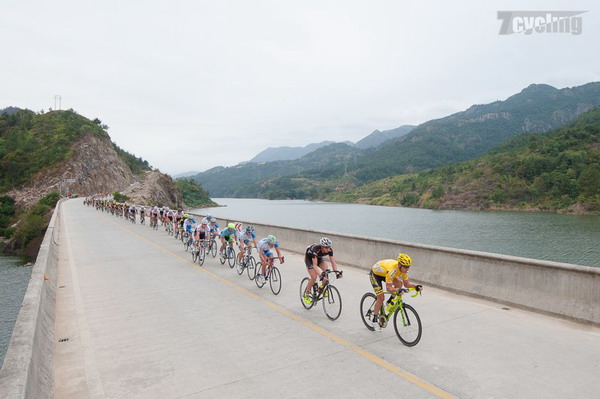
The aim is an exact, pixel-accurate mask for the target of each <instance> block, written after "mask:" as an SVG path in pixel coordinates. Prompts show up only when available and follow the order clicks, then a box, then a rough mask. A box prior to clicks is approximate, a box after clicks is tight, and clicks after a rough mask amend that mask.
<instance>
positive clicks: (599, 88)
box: [194, 82, 600, 199]
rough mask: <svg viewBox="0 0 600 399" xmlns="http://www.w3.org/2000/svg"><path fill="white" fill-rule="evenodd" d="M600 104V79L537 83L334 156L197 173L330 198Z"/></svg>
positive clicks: (472, 153) (229, 190) (215, 181)
mask: <svg viewBox="0 0 600 399" xmlns="http://www.w3.org/2000/svg"><path fill="white" fill-rule="evenodd" d="M598 104H600V82H594V83H588V84H586V85H583V86H578V87H573V88H565V89H556V88H554V87H552V86H548V85H530V86H529V87H527V88H525V89H523V90H522V91H521V92H520V93H517V94H515V95H513V96H511V97H509V98H507V99H506V100H504V101H495V102H493V103H490V104H482V105H473V106H471V107H470V108H469V109H467V110H465V111H462V112H458V113H455V114H452V115H449V116H447V117H445V118H440V119H436V120H432V121H428V122H426V123H423V124H421V125H419V126H417V127H416V128H414V129H413V130H411V131H410V132H409V133H407V134H405V135H404V136H401V137H397V138H395V139H391V140H388V141H386V142H385V143H386V144H385V145H380V146H379V147H371V148H367V149H364V150H363V149H359V148H356V147H351V146H345V147H335V156H329V150H330V148H333V147H331V146H334V145H333V144H330V145H329V146H325V147H322V148H320V149H319V150H318V151H319V154H321V155H319V156H317V157H320V158H321V160H320V162H314V160H313V162H306V161H305V158H304V157H303V158H300V159H297V160H294V161H278V162H275V163H271V162H269V163H266V164H251V165H252V166H248V165H238V166H236V167H233V168H214V169H211V170H210V171H206V172H203V173H200V174H198V175H197V176H196V177H194V179H195V180H197V181H198V182H199V183H201V184H202V185H203V186H204V187H205V188H206V189H208V190H209V191H210V192H211V194H213V195H214V196H234V197H260V198H312V199H323V198H325V197H326V196H327V195H329V194H330V193H331V192H344V191H346V190H352V189H353V188H355V187H359V186H361V185H363V184H366V183H369V182H372V181H375V180H379V179H382V178H386V177H390V176H394V175H399V174H410V173H414V172H418V171H420V170H424V169H431V168H438V167H441V166H445V165H450V164H453V163H455V162H460V161H464V160H468V159H473V158H476V157H478V156H481V155H483V154H484V153H485V152H486V151H488V150H489V149H491V148H492V147H494V146H496V145H498V144H500V143H502V142H504V141H506V140H509V139H511V138H513V137H516V136H519V135H523V134H527V133H529V132H534V131H548V130H549V129H553V128H558V127H561V126H564V125H565V124H566V123H568V122H569V121H571V120H573V119H574V118H576V117H577V116H579V115H581V114H582V113H584V112H585V111H587V110H589V109H591V108H592V107H594V106H596V105H598ZM340 151H342V152H340ZM308 155H311V154H308ZM308 155H307V156H308ZM305 157H306V156H305ZM309 158H310V157H309ZM286 189H289V190H290V191H289V194H286Z"/></svg>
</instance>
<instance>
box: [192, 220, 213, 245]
mask: <svg viewBox="0 0 600 399" xmlns="http://www.w3.org/2000/svg"><path fill="white" fill-rule="evenodd" d="M209 234H210V228H209V227H208V225H207V224H206V222H205V221H204V219H203V220H202V221H201V222H200V224H199V225H198V226H196V229H195V230H194V242H195V243H196V245H198V246H199V245H203V246H206V240H208V235H209Z"/></svg>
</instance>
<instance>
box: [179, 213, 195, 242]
mask: <svg viewBox="0 0 600 399" xmlns="http://www.w3.org/2000/svg"><path fill="white" fill-rule="evenodd" d="M182 225H183V229H184V230H185V232H186V233H188V237H191V236H192V234H193V231H194V229H195V228H196V219H194V218H193V217H192V216H191V215H188V214H187V213H186V214H184V215H183V224H182Z"/></svg>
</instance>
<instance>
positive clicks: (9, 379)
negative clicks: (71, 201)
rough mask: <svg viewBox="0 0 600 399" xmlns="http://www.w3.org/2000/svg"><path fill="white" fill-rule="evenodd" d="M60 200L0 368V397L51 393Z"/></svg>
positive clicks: (19, 397)
mask: <svg viewBox="0 0 600 399" xmlns="http://www.w3.org/2000/svg"><path fill="white" fill-rule="evenodd" d="M62 201H63V200H61V201H59V203H58V204H57V205H56V208H55V211H54V213H53V215H52V218H51V219H50V224H49V225H48V229H47V230H46V234H45V235H44V240H43V242H42V244H41V246H40V250H39V252H38V256H37V258H36V261H35V265H34V266H33V270H32V272H31V279H30V280H29V285H28V286H27V292H26V293H25V297H24V298H23V305H22V307H21V310H20V312H19V315H18V317H17V321H16V323H15V326H14V329H13V334H12V337H11V340H10V344H9V346H8V350H7V352H6V356H5V358H4V363H3V365H2V369H0V397H2V398H11V399H13V398H14V399H21V398H50V397H53V394H54V392H53V390H54V369H53V367H54V365H53V359H54V344H55V341H56V340H55V323H54V321H55V317H54V315H55V304H56V281H57V270H58V245H59V244H58V232H59V228H60V207H61V204H62Z"/></svg>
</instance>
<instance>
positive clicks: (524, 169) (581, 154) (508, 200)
mask: <svg viewBox="0 0 600 399" xmlns="http://www.w3.org/2000/svg"><path fill="white" fill-rule="evenodd" d="M326 200H329V201H342V202H362V203H370V204H378V205H392V206H413V207H425V208H434V209H457V208H458V209H523V210H530V209H531V210H549V211H574V212H594V213H600V107H596V108H594V109H592V110H591V111H589V112H587V113H585V114H583V115H581V116H580V117H579V118H577V119H576V120H575V121H574V122H573V123H571V124H569V125H568V126H567V127H564V128H560V129H558V130H553V131H551V132H549V133H536V134H527V135H524V136H520V137H517V138H515V139H513V140H510V141H508V142H506V143H504V144H502V145H501V146H499V147H496V148H494V149H493V150H491V151H490V152H489V153H488V155H486V156H483V157H480V158H477V159H474V160H471V161H467V162H461V163H457V164H454V165H452V166H446V167H442V168H439V169H435V170H430V171H424V172H421V173H418V174H411V175H400V176H394V177H391V178H386V179H382V180H379V181H376V182H373V183H370V184H368V185H365V186H362V187H359V188H356V189H353V190H349V191H346V192H336V193H331V194H329V195H328V196H326Z"/></svg>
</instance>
